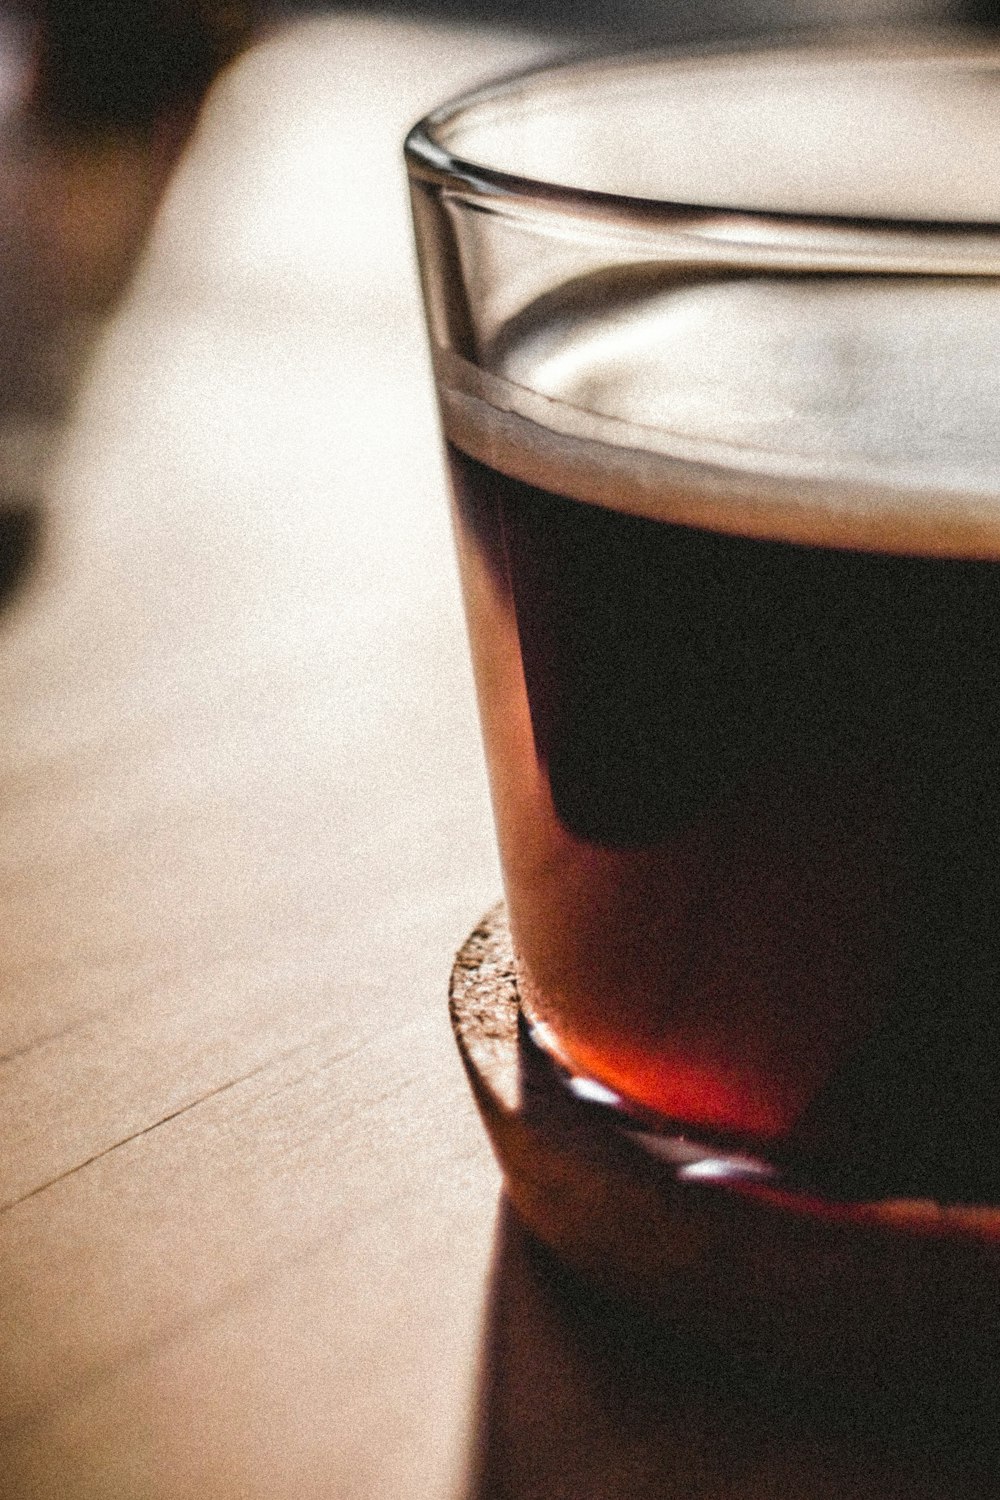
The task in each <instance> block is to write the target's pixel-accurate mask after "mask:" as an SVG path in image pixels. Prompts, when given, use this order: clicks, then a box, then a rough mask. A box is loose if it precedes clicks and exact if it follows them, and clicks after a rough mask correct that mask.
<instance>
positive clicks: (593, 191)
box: [404, 28, 1000, 274]
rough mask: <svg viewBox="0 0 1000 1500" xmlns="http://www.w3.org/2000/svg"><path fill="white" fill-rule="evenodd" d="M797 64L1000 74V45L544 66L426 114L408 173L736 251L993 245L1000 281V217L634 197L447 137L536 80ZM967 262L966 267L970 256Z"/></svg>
mask: <svg viewBox="0 0 1000 1500" xmlns="http://www.w3.org/2000/svg"><path fill="white" fill-rule="evenodd" d="M876 44H877V46H878V49H879V50H878V53H877V54H875V55H873V54H872V52H871V50H870V49H871V48H872V46H873V45H876ZM866 49H867V50H866ZM795 56H798V57H800V58H802V59H803V60H805V61H808V62H811V63H815V62H823V61H825V62H826V63H828V64H832V63H835V62H839V61H842V62H853V63H862V64H864V66H865V67H880V66H886V65H893V66H896V67H899V66H904V65H912V64H918V65H921V66H922V67H925V68H927V69H928V71H929V70H930V69H931V67H933V66H934V65H938V66H940V65H941V64H944V63H949V62H950V63H954V62H956V61H960V62H965V63H973V64H974V63H975V62H976V61H977V60H978V61H979V62H981V64H982V65H984V66H985V65H986V64H987V63H989V62H992V63H993V64H994V65H996V66H997V67H998V69H1000V42H996V43H991V42H989V41H987V40H986V39H985V38H984V37H976V36H975V35H974V34H970V33H967V32H957V31H955V30H948V29H945V28H941V29H937V30H934V29H930V28H925V29H923V30H921V31H918V32H912V31H911V32H900V33H895V32H894V33H891V34H889V35H887V34H886V33H885V32H877V33H873V32H864V33H858V32H849V33H839V34H836V35H833V36H831V35H830V34H828V33H826V34H821V35H817V34H815V33H809V34H803V33H790V34H784V35H779V36H769V37H767V38H766V39H762V38H760V37H757V38H750V39H746V40H744V39H729V40H726V41H719V42H712V43H708V44H702V45H698V46H688V47H665V46H656V47H641V48H635V49H632V50H629V51H624V52H596V53H587V54H584V55H575V56H567V57H563V58H556V57H553V58H548V59H543V60H541V61H539V62H537V63H534V64H532V65H530V66H529V67H526V68H520V69H517V70H514V71H511V72H509V73H506V74H504V75H502V76H500V77H499V78H496V79H493V80H491V81H488V82H486V83H484V84H482V85H481V86H479V87H477V88H474V89H471V90H469V91H467V92H464V93H462V94H459V95H457V96H454V97H453V98H451V99H448V100H446V101H445V102H444V103H442V104H441V105H439V106H437V107H436V108H435V109H433V110H431V111H429V112H428V113H427V114H425V115H424V116H422V118H421V119H419V120H418V121H417V122H416V124H415V125H414V126H413V127H412V128H411V129H410V131H409V132H408V134H407V136H406V139H405V142H404V154H405V157H406V162H407V166H408V170H409V172H410V175H411V177H412V178H416V179H419V180H423V181H425V182H428V183H429V184H433V185H436V186H438V187H441V188H445V189H450V190H452V191H454V192H456V193H458V194H460V195H462V196H466V195H467V196H468V197H469V198H470V199H474V200H487V199H492V200H499V201H506V202H508V203H511V204H513V203H515V202H518V203H522V204H525V205H530V204H534V205H537V207H538V208H539V209H546V210H548V211H550V212H559V213H561V214H563V215H566V216H567V217H572V218H576V219H588V218H593V219H596V220H600V221H601V222H602V223H603V224H605V225H608V224H609V223H614V222H617V223H619V224H621V225H622V226H623V227H626V226H630V225H631V226H634V227H635V228H636V229H640V230H641V229H642V228H643V227H645V228H652V227H654V226H657V227H660V228H667V227H669V228H671V229H672V230H674V232H678V231H681V232H683V231H684V230H685V229H689V230H691V231H694V232H697V231H698V229H699V228H703V227H704V226H705V225H707V224H709V223H712V224H714V225H715V226H716V227H718V226H720V224H721V223H723V222H724V224H725V226H726V237H727V238H730V239H731V240H732V241H733V242H734V244H735V243H738V242H739V241H740V240H742V239H743V235H741V233H740V230H741V229H743V230H745V231H746V237H747V239H748V240H749V241H751V242H752V241H754V240H756V239H757V238H758V236H759V235H760V233H761V232H762V231H765V232H766V238H767V239H769V240H771V241H772V244H773V241H774V239H775V237H776V238H777V239H778V240H782V239H784V238H785V237H786V236H787V237H790V238H791V239H793V240H794V239H797V238H798V237H799V236H800V235H802V234H807V235H808V234H809V233H810V232H814V233H819V234H820V235H821V236H822V237H823V239H824V240H826V239H827V238H828V237H829V239H830V242H831V243H830V246H828V247H827V248H832V244H833V242H834V241H835V240H836V238H837V237H838V236H839V235H840V234H844V235H848V236H849V237H850V239H851V241H852V242H853V243H854V245H855V248H857V239H858V236H862V237H864V238H867V239H869V240H870V241H872V242H875V241H884V240H886V239H887V238H893V239H898V238H900V237H901V236H902V237H904V238H905V239H906V240H909V241H912V240H914V239H920V240H922V241H923V242H924V244H925V247H926V248H927V250H928V251H929V250H930V247H931V245H932V244H940V242H941V241H942V240H952V241H954V242H955V244H956V247H957V246H959V245H961V246H963V247H964V249H965V251H966V252H968V251H972V252H973V257H974V259H977V260H978V259H979V256H977V255H975V250H976V249H977V248H979V247H977V246H976V245H975V241H976V240H977V238H978V239H980V240H982V238H983V237H986V238H987V241H988V247H989V250H990V252H991V253H990V254H989V255H988V260H989V262H990V264H989V266H988V267H984V268H983V269H984V270H988V271H989V272H990V273H991V274H1000V212H998V215H997V217H984V218H981V219H974V218H960V217H952V218H948V217H943V218H940V219H935V218H931V217H922V216H909V217H908V216H905V215H895V214H886V215H876V214H860V213H825V212H815V211H810V210H795V211H788V210H785V209H774V208H766V207H764V208H761V207H748V206H746V205H745V204H740V203H738V202H733V203H705V202H699V201H698V200H697V199H696V198H683V197H678V198H668V197H650V196H635V195H632V194H628V193H620V192H611V191H608V190H606V189H602V188H594V187H584V186H578V185H572V184H569V183H565V182H558V181H555V180H550V179H547V178H546V177H544V176H542V175H537V176H535V175H531V174H526V173H520V172H514V171H507V170H503V169H501V168H498V167H495V166H491V165H489V164H487V163H485V162H481V161H476V160H475V159H474V157H472V156H463V155H462V154H461V152H460V151H453V150H452V149H451V148H450V147H449V145H448V144H446V135H447V133H449V132H451V131H452V130H453V129H454V127H456V126H457V125H458V124H459V122H460V121H461V120H462V119H463V118H465V117H467V116H469V115H470V114H471V112H473V111H475V110H479V109H481V108H482V107H483V106H485V105H488V104H489V103H490V102H491V101H493V100H500V99H503V98H511V97H513V96H514V95H515V94H516V92H517V91H518V90H520V89H521V88H523V87H524V86H525V85H530V84H532V83H533V82H534V81H535V80H539V81H541V80H552V81H553V82H558V81H560V80H566V81H567V82H572V81H573V80H574V79H577V78H579V79H581V80H584V79H585V78H586V77H587V76H588V75H595V74H599V73H603V72H610V71H612V70H622V71H624V70H625V69H626V68H628V67H629V66H633V67H634V66H637V65H646V66H653V65H657V64H661V65H662V64H669V65H670V66H671V67H676V68H682V67H685V66H689V67H692V68H695V67H698V66H704V65H705V64H710V63H712V62H719V63H726V62H732V63H734V62H738V61H739V60H741V59H746V60H748V61H749V60H758V61H759V60H764V59H771V58H773V59H775V60H779V59H784V60H790V59H792V58H793V57H795ZM982 248H983V249H986V248H987V247H985V246H984V247H982ZM961 258H962V260H963V261H964V260H965V259H966V254H962V257H961ZM922 269H926V268H922ZM949 269H951V268H950V267H949ZM955 269H958V268H957V267H956V268H955ZM963 269H966V268H965V267H963ZM968 269H972V267H969V268H968Z"/></svg>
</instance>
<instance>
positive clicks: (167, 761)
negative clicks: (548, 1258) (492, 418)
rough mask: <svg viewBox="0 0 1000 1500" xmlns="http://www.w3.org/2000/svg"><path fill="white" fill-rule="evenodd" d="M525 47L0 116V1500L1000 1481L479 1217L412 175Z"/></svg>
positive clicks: (275, 69)
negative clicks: (194, 103)
mask: <svg viewBox="0 0 1000 1500" xmlns="http://www.w3.org/2000/svg"><path fill="white" fill-rule="evenodd" d="M544 50H546V47H545V44H544V43H543V42H542V41H540V40H539V39H537V38H535V39H533V40H530V39H528V38H527V37H518V36H516V35H513V34H510V35H506V36H502V35H498V34H490V33H487V32H485V31H482V30H476V29H469V28H465V29H460V28H458V27H454V26H453V27H450V28H449V27H444V26H433V25H427V24H417V23H415V22H407V21H402V20H396V21H393V20H384V19H365V18H355V17H351V16H350V15H340V16H334V17H329V18H326V19H316V20H311V21H304V22H299V23H298V24H296V25H294V26H291V27H289V28H286V29H285V30H283V31H281V32H280V33H276V34H275V35H274V36H272V37H270V38H269V39H265V40H264V41H262V43H261V44H260V45H259V46H257V47H256V48H255V49H254V50H252V51H251V52H250V53H248V54H247V55H245V56H244V57H243V58H242V59H241V60H240V61H239V62H238V63H236V64H235V65H234V66H233V67H232V68H231V70H230V71H229V72H228V74H226V75H224V76H223V77H222V78H221V79H220V80H219V82H218V83H217V84H216V86H215V88H214V90H213V92H212V93H211V94H210V96H209V98H208V100H207V102H206V104H205V107H204V109H203V110H202V113H201V116H200V118H199V120H198V121H197V124H196V126H195V127H194V129H193V132H192V133H191V134H190V135H189V136H188V137H187V139H186V141H184V140H183V135H184V132H183V129H181V128H180V127H176V128H173V129H172V131H171V129H168V130H167V131H166V134H163V133H161V134H160V135H158V136H156V137H154V138H152V140H147V141H145V142H144V143H138V144H137V143H136V142H129V141H112V142H110V143H109V142H104V143H95V142H93V141H90V142H89V143H87V144H86V145H85V146H82V145H81V146H77V145H74V144H73V143H67V142H65V141H63V142H61V143H58V144H57V145H52V144H51V143H49V144H47V145H39V144H38V143H37V142H32V141H30V140H27V141H26V140H25V139H23V138H22V137H21V136H20V135H19V134H18V132H17V130H16V129H15V127H14V126H13V125H11V124H10V119H11V110H12V109H13V108H14V106H13V105H12V104H10V101H9V100H8V127H9V128H8V136H7V138H6V139H7V147H6V150H7V157H6V167H5V176H4V194H5V195H6V200H7V207H6V211H5V214H4V217H3V225H4V228H3V236H4V237H3V239H2V243H0V252H2V257H3V260H2V262H0V272H2V273H3V276H4V285H3V288H2V293H3V303H2V306H3V309H4V311H3V322H4V327H5V328H6V329H7V337H6V342H5V343H4V345H3V349H2V361H0V366H2V368H0V418H2V420H0V489H2V490H3V495H4V504H5V505H6V506H7V507H8V509H10V510H11V512H12V513H15V514H17V515H18V516H19V517H20V521H19V522H18V526H17V527H16V528H15V532H16V534H14V535H13V536H12V539H11V541H10V543H9V546H10V547H13V549H14V551H15V552H16V553H17V557H16V559H15V563H12V565H11V568H10V572H11V577H12V580H13V581H12V583H11V586H10V587H9V588H8V589H7V590H6V592H5V595H4V599H3V609H2V612H0V983H2V994H3V1004H2V1007H0V1081H2V1089H0V1142H2V1146H3V1149H2V1152H0V1288H2V1293H0V1494H2V1495H3V1496H4V1497H5V1500H7V1497H9V1500H36V1497H38V1500H41V1497H44V1500H54V1497H63V1496H65V1497H72V1500H97V1497H101V1500H109V1497H115V1500H119V1497H120V1500H181V1497H185V1500H186V1497H192V1500H193V1497H206V1500H208V1497H212V1500H237V1497H238V1500H256V1497H260V1500H265V1497H266V1500H282V1497H285V1496H287V1497H296V1500H309V1497H313V1496H315V1497H320V1496H322V1497H335V1500H376V1497H377V1500H383V1497H384V1500H423V1497H428V1500H430V1497H435V1500H437V1497H447V1496H459V1495H463V1494H471V1495H474V1496H477V1497H480V1500H490V1497H496V1500H502V1497H511V1500H536V1497H538V1500H543V1497H544V1500H560V1497H563V1496H565V1497H573V1500H618V1497H636V1500H644V1497H648V1500H652V1497H657V1496H675V1495H676V1496H677V1497H685V1500H688V1497H692V1496H702V1495H704V1496H712V1497H722V1496H725V1497H727V1500H738V1497H739V1500H762V1497H765V1496H766V1497H773V1500H786V1497H793V1496H795V1497H797V1496H801V1497H802V1500H812V1497H818V1496H823V1497H827V1496H830V1497H844V1496H851V1497H853V1496H858V1497H860V1496H862V1495H866V1496H867V1495H870V1494H872V1493H876V1494H878V1495H879V1496H880V1500H886V1497H887V1496H890V1495H896V1494H899V1495H900V1496H902V1495H906V1496H907V1497H911V1496H918V1497H919V1496H930V1495H935V1496H936V1495H941V1496H942V1497H943V1496H945V1495H947V1496H949V1497H951V1496H955V1495H959V1494H967V1493H972V1492H975V1493H977V1494H978V1493H980V1492H982V1493H984V1494H985V1493H989V1492H990V1485H989V1482H988V1476H987V1479H986V1480H984V1479H983V1475H982V1473H981V1470H980V1468H978V1467H977V1465H976V1464H975V1463H973V1462H972V1461H971V1459H970V1458H969V1455H968V1454H959V1455H957V1456H956V1454H955V1452H954V1451H952V1450H949V1452H948V1453H945V1454H938V1455H937V1457H936V1458H934V1457H933V1456H932V1457H931V1458H928V1456H927V1454H926V1453H925V1452H924V1450H923V1449H922V1448H921V1449H920V1450H919V1452H914V1451H911V1449H910V1448H906V1450H905V1451H904V1452H902V1453H899V1452H897V1451H896V1449H893V1451H892V1453H891V1454H889V1455H888V1456H887V1455H886V1453H885V1452H884V1444H880V1442H879V1441H878V1440H877V1439H876V1437H873V1436H872V1434H870V1433H869V1434H867V1435H862V1436H861V1437H857V1435H856V1434H855V1435H854V1436H849V1437H848V1438H846V1439H845V1437H844V1434H843V1432H842V1431H838V1432H833V1433H832V1434H831V1433H830V1432H828V1431H826V1430H825V1429H824V1431H823V1433H822V1434H821V1435H817V1433H816V1432H815V1431H814V1429H813V1428H812V1427H811V1426H809V1424H808V1422H806V1421H805V1419H801V1420H800V1419H799V1418H797V1417H796V1418H790V1417H788V1416H787V1413H785V1414H783V1415H782V1414H780V1413H779V1414H777V1415H775V1413H774V1411H773V1410H772V1406H770V1405H768V1403H767V1401H766V1400H764V1402H763V1405H762V1406H760V1405H755V1404H754V1403H755V1402H757V1401H758V1394H759V1393H758V1394H754V1393H753V1392H751V1393H749V1394H748V1393H746V1392H744V1391H742V1390H736V1386H737V1385H738V1380H737V1376H736V1375H732V1377H731V1379H729V1381H728V1384H727V1380H726V1379H722V1380H721V1383H720V1376H719V1370H718V1367H713V1369H712V1370H710V1371H708V1372H707V1373H706V1371H705V1370H703V1369H702V1368H701V1366H700V1365H696V1366H692V1365H691V1363H690V1360H689V1357H688V1355H687V1354H685V1356H684V1359H683V1360H682V1359H681V1357H680V1355H677V1356H676V1357H675V1356H674V1354H673V1353H672V1352H671V1348H672V1346H671V1345H670V1343H669V1340H667V1341H666V1343H664V1341H663V1340H662V1339H661V1338H660V1337H659V1336H657V1337H656V1338H651V1339H647V1337H646V1331H645V1330H643V1329H641V1328H640V1327H637V1326H634V1325H629V1324H628V1323H627V1321H626V1322H621V1321H619V1320H618V1319H617V1318H616V1316H614V1315H612V1314H609V1313H607V1312H606V1311H604V1310H601V1309H600V1308H597V1307H595V1306H593V1305H590V1304H588V1303H586V1301H583V1302H581V1301H580V1299H579V1298H578V1296H577V1294H576V1293H575V1292H574V1291H573V1290H572V1289H571V1288H567V1287H566V1286H564V1285H563V1283H562V1281H561V1280H560V1278H559V1276H558V1275H557V1274H556V1273H555V1272H554V1271H553V1270H552V1268H551V1267H547V1266H546V1265H545V1263H544V1262H543V1261H540V1260H538V1258H537V1257H536V1256H535V1254H534V1252H533V1251H532V1249H531V1247H530V1245H529V1244H528V1243H527V1242H526V1241H525V1240H524V1238H523V1237H522V1236H521V1235H520V1233H519V1231H518V1230H517V1228H516V1226H515V1225H514V1224H513V1223H512V1222H511V1220H510V1217H509V1214H508V1213H507V1212H506V1211H505V1210H504V1209H503V1208H502V1205H501V1200H500V1183H499V1176H498V1172H497V1169H496V1167H495V1164H494V1162H493V1159H492V1156H491V1154H490V1151H489V1147H488V1145H487V1142H486V1139H485V1136H484V1135H483V1132H482V1130H481V1128H480V1126H479V1123H478V1121H477V1118H476V1115H475V1111H474V1106H473V1103H472V1099H471V1096H470V1094H469V1091H468V1088H467V1086H466V1082H465V1079H464V1077H463V1074H462V1071H461V1067H460V1063H459V1060H458V1057H457V1054H456V1052H455V1048H454V1045H453V1042H452V1038H451V1035H450V1030H449V1024H448V1018H447V1013H446V1006H445V995H446V987H447V979H448V972H449V967H450V962H451V957H452V954H453V952H454V950H455V948H456V947H457V946H458V944H459V943H460V942H461V941H462V939H463V937H464V936H465V934H466V933H467V932H468V930H469V928H470V927H471V926H472V925H473V924H474V922H475V921H476V919H477V918H478V916H479V915H480V913H481V912H482V911H483V909H484V908H486V907H487V906H488V905H490V904H491V903H492V902H493V901H494V900H495V899H496V897H497V895H498V893H499V876H498V871H497V866H496V861H495V855H494V852H493V845H492V833H491V826H490V820H489V812H488V803H487V797H486V790H485V782H484V776H483V772H482V770H481V765H480V752H479V742H478V735H477V730H476V726H475V714H474V705H473V698H472V689H471V683H470V678H469V674H468V669H467V666H466V660H465V648H464V641H463V634H462V622H461V613H460V607H459V603H458V595H457V585H456V579H455V573H454V569H453V564H452V559H451V550H450V536H449V530H448V520H447V513H446V506H445V503H444V491H443V483H442V473H441V466H440V461H439V457H438V452H437V434H436V429H435V416H434V411H433V405H432V398H431V394H430V386H429V377H428V369H427V359H426V352H425V347H424V342H423V333H422V329H421V326H420V320H419V312H418V297H417V290H416V277H415V271H414V266H413V260H412V253H411V250H410V244H409V225H408V220H407V207H406V197H405V186H404V179H403V173H402V168H401V161H400V151H399V146H400V141H401V138H402V135H403V132H404V130H405V128H406V126H407V125H408V124H409V123H410V122H411V121H412V119H414V118H415V117H416V116H417V115H418V114H419V113H420V112H421V111H422V110H423V109H424V108H426V107H429V106H430V105H431V104H433V103H435V102H437V101H438V100H439V99H440V98H441V97H444V96H446V95H448V94H449V93H452V92H454V91H455V90H456V89H458V88H460V87H462V86H464V85H466V84H468V83H470V82H472V81H475V80H478V79H481V78H483V77H488V76H490V75H493V74H497V73H498V72H502V71H504V70H506V69H508V68H510V67H511V66H512V65H514V64H516V63H519V62H520V61H522V60H523V59H525V58H527V57H530V56H534V55H537V54H539V53H540V52H542V51H544ZM15 92H16V91H15ZM0 93H2V91H0ZM0 102H2V101H0ZM178 152H179V155H178ZM53 286H54V287H56V289H57V294H56V293H53V291H52V288H53ZM53 298H54V300H53ZM39 308H42V311H39ZM25 329H27V333H25V332H24V330H25ZM10 330H13V332H11V331H10ZM19 340H20V342H19ZM22 345H23V347H22ZM15 564H16V565H15ZM15 574H16V575H17V576H16V577H15V576H14V575H15ZM685 1361H687V1362H685ZM713 1371H714V1373H713ZM699 1372H700V1373H699ZM762 1413H763V1415H762Z"/></svg>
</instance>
